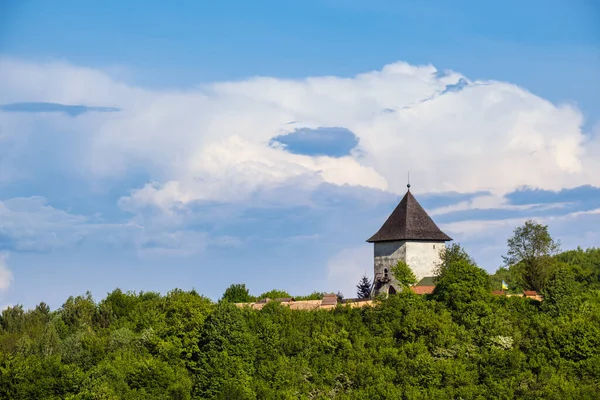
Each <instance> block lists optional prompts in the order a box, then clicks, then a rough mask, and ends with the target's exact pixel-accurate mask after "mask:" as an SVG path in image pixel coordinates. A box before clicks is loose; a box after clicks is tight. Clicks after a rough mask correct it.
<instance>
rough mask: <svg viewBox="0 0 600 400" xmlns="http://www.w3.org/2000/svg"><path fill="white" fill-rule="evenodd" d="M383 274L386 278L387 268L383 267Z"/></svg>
mask: <svg viewBox="0 0 600 400" xmlns="http://www.w3.org/2000/svg"><path fill="white" fill-rule="evenodd" d="M383 276H385V277H386V278H387V276H388V270H387V268H385V269H384V270H383Z"/></svg>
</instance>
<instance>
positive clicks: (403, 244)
mask: <svg viewBox="0 0 600 400" xmlns="http://www.w3.org/2000/svg"><path fill="white" fill-rule="evenodd" d="M445 247H446V244H445V242H443V241H406V240H398V241H389V242H376V243H375V246H374V266H373V267H374V281H378V280H382V278H384V279H383V284H382V285H381V286H380V287H379V288H377V287H376V294H377V293H388V291H389V289H390V286H391V287H393V288H394V290H396V291H399V290H400V285H399V284H398V282H397V281H396V280H395V279H394V277H393V276H392V274H391V269H392V267H393V266H394V265H396V264H397V263H398V261H400V260H402V261H404V262H405V263H406V264H408V266H409V267H410V269H411V270H412V271H413V272H414V274H415V275H416V277H417V280H418V281H419V280H421V279H423V278H425V277H428V276H433V275H434V270H435V268H436V266H437V264H438V263H439V262H440V250H442V249H444V248H445ZM386 277H387V278H389V280H385V278H386Z"/></svg>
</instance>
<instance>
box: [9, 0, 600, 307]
mask: <svg viewBox="0 0 600 400" xmlns="http://www.w3.org/2000/svg"><path fill="white" fill-rule="evenodd" d="M599 20H600V6H599V5H598V4H597V3H596V2H594V1H583V0H581V1H558V0H557V1H529V2H517V1H507V2H503V3H502V4H500V3H493V2H476V1H420V2H414V1H377V0H375V1H368V2H366V1H358V0H357V1H352V0H351V1H348V0H346V1H337V0H329V1H328V0H322V1H316V0H315V1H304V2H292V1H277V2H275V1H262V2H252V3H251V2H243V1H222V2H211V3H210V4H209V3H205V2H192V1H188V2H178V4H177V6H176V7H175V6H173V5H169V4H168V3H166V2H158V1H144V2H141V1H129V2H126V3H125V4H124V2H117V1H105V2H102V3H97V4H91V3H84V2H77V1H63V2H60V3H53V4H52V5H50V4H49V3H48V2H44V1H35V0H31V1H7V2H2V5H0V252H1V254H2V256H1V257H0V305H3V304H16V303H23V304H24V305H26V306H33V305H35V304H36V303H38V302H39V301H42V300H44V301H46V302H48V303H49V304H50V305H51V306H52V307H58V306H60V305H61V304H62V302H63V301H64V300H65V299H66V297H67V296H68V295H71V294H80V293H83V292H85V291H86V290H91V291H92V293H93V294H94V295H95V296H96V297H97V298H101V297H103V296H104V295H105V293H106V292H108V291H110V290H112V289H114V288H115V287H121V288H123V289H131V290H158V291H163V292H164V291H167V290H170V289H172V288H174V287H181V288H192V287H195V288H196V289H197V290H199V291H200V292H202V293H204V294H206V295H208V296H210V297H212V298H215V299H216V298H218V297H219V296H220V294H221V293H222V292H223V290H224V289H225V288H226V287H227V286H228V285H229V284H231V283H237V282H244V283H246V284H247V285H248V286H249V287H250V288H251V290H252V291H253V292H254V293H256V294H258V293H260V292H262V291H267V290H269V289H272V288H280V289H285V290H288V291H290V292H292V293H293V294H301V293H308V292H311V291H313V290H331V291H337V290H341V291H342V292H344V293H345V294H346V295H348V296H351V295H353V293H352V292H353V285H354V283H355V282H356V281H357V280H358V277H359V276H360V275H361V274H362V273H363V272H369V271H370V269H371V268H372V267H371V262H372V261H371V258H372V255H371V251H372V250H371V248H370V246H369V245H368V244H366V243H364V241H365V239H366V238H368V237H369V236H370V235H372V233H373V232H374V231H375V230H376V229H377V228H378V227H379V225H380V224H381V223H382V222H383V221H384V220H385V218H386V217H387V215H388V214H389V212H390V211H391V210H392V209H393V207H394V206H395V204H396V203H397V202H398V201H399V199H400V197H401V196H402V194H403V193H404V190H405V185H406V172H407V170H409V169H410V170H411V177H412V179H411V180H412V184H413V189H414V192H415V194H416V195H417V198H418V199H419V200H420V201H421V203H422V204H423V206H424V207H426V208H427V209H428V210H429V211H430V212H431V214H432V216H433V218H434V219H435V220H436V221H437V222H438V224H439V225H440V226H441V227H442V228H443V229H444V230H445V231H447V232H448V233H449V234H450V235H451V236H452V237H453V238H455V240H456V241H459V242H460V243H461V244H463V245H465V246H466V247H467V249H468V250H469V251H470V252H471V253H472V254H473V255H474V256H475V258H476V259H477V261H478V262H479V263H480V265H482V266H483V267H484V268H486V269H488V270H490V271H493V270H494V269H495V268H497V267H498V266H499V265H500V263H501V255H502V254H503V252H504V251H505V243H506V239H507V237H508V236H509V235H510V232H511V231H512V229H514V227H515V226H517V225H518V224H520V223H522V222H523V221H524V220H525V219H527V218H536V219H538V220H540V221H542V222H544V223H547V224H548V225H549V226H550V229H551V232H552V233H553V234H554V235H555V236H557V237H558V238H560V239H561V240H562V242H563V247H565V248H572V247H576V246H577V245H581V246H583V247H587V246H597V245H598V243H600V229H599V228H597V226H600V224H598V222H600V221H599V220H600V211H599V210H600V173H599V172H597V171H599V170H600V162H599V161H598V159H600V124H599V122H600V98H599V97H598V95H597V93H600V73H598V71H600V24H598V23H597V21H599Z"/></svg>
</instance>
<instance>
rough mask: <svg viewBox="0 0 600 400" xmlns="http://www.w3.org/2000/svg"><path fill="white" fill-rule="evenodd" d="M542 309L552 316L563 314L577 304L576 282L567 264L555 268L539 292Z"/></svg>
mask: <svg viewBox="0 0 600 400" xmlns="http://www.w3.org/2000/svg"><path fill="white" fill-rule="evenodd" d="M541 294H542V296H543V297H544V301H543V302H542V310H544V311H546V312H547V313H549V314H550V315H552V316H558V315H565V314H568V313H569V312H571V311H573V310H574V309H575V308H576V305H577V282H576V281H575V276H574V274H573V272H571V271H570V270H569V269H568V267H567V266H564V265H563V266H561V268H557V269H556V270H555V271H554V273H553V274H552V277H551V278H550V279H549V280H548V282H547V284H546V285H545V287H544V289H543V290H542V292H541Z"/></svg>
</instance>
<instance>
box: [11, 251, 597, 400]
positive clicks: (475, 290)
mask: <svg viewBox="0 0 600 400" xmlns="http://www.w3.org/2000/svg"><path fill="white" fill-rule="evenodd" d="M513 261H514V260H513ZM523 262H525V261H524V260H518V262H517V263H516V264H514V265H511V266H508V267H507V268H502V269H500V270H499V271H498V272H497V273H496V274H495V275H494V276H492V277H491V279H490V275H488V274H487V273H486V272H485V271H484V270H483V269H481V268H479V267H478V266H476V265H475V263H474V262H473V261H472V260H471V259H470V258H469V257H468V255H467V254H466V253H464V250H462V249H461V248H460V247H459V246H455V247H450V248H449V250H448V252H447V254H446V257H445V258H444V264H443V265H442V266H441V268H440V276H439V278H438V281H437V286H436V289H435V292H434V293H433V294H432V295H430V296H418V295H415V294H412V293H411V292H410V291H408V290H404V291H403V292H402V293H398V294H396V295H393V296H390V297H389V298H387V299H381V300H379V301H378V302H377V305H376V306H374V307H364V308H354V309H350V308H349V307H345V306H343V305H340V306H338V307H337V308H336V309H334V310H331V311H326V310H320V311H293V310H290V309H289V308H287V307H285V306H282V305H280V304H278V303H276V302H270V303H268V304H267V305H266V306H265V307H264V308H263V309H262V310H260V311H256V310H250V309H244V308H238V307H236V306H235V305H233V304H232V302H231V301H228V296H224V299H222V300H221V301H219V302H218V303H214V302H212V301H211V300H209V299H207V298H205V297H203V296H201V295H199V294H198V293H196V292H195V291H190V292H186V291H181V290H173V291H172V292H170V293H168V294H167V295H164V296H161V295H159V294H157V293H150V292H147V293H124V292H122V291H121V290H118V289H117V290H115V291H113V292H112V293H109V294H108V295H107V296H106V297H105V298H104V299H102V300H101V301H99V302H95V301H94V300H93V299H92V297H91V295H90V294H87V295H85V296H78V297H70V298H69V299H68V300H67V301H66V302H65V303H64V304H63V306H62V307H61V308H59V309H58V310H55V311H51V310H50V309H49V308H48V307H47V306H46V305H45V304H43V303H42V304H39V305H38V306H37V307H36V308H35V309H33V310H28V311H24V310H23V308H22V307H21V306H15V307H11V308H8V309H6V310H4V311H3V312H2V316H1V318H0V398H2V399H192V398H193V399H459V398H462V399H514V398H522V399H557V400H558V399H561V400H562V399H597V398H598V394H599V393H600V290H599V288H600V249H589V250H581V249H578V250H574V251H568V252H563V253H560V252H558V253H556V254H552V255H551V256H549V257H547V258H545V259H544V262H543V265H544V267H543V268H545V269H547V271H545V272H544V279H542V280H540V281H539V282H542V284H541V287H540V291H541V292H542V293H543V295H544V296H545V297H544V301H543V302H541V303H540V302H537V301H533V300H530V299H525V298H522V297H505V296H493V295H492V294H491V290H492V288H493V286H495V285H496V283H497V282H498V280H505V281H507V280H508V281H510V282H509V283H510V284H511V285H513V289H514V290H517V289H520V288H521V287H523V285H526V284H527V283H526V281H527V279H526V278H527V277H526V276H525V275H526V273H525V272H524V270H525V269H526V268H527V267H526V266H523V265H521V264H520V263H523ZM540 265H542V264H539V265H537V266H536V268H538V267H539V268H541V267H540ZM539 268H538V269H539ZM543 268H542V269H543ZM524 276H525V277H524ZM536 279H537V278H536ZM536 282H538V281H537V280H536ZM539 282H538V283H539ZM517 286H519V288H517ZM240 289H241V290H240ZM228 290H229V294H230V295H231V293H232V292H235V291H237V292H238V294H239V292H240V291H241V292H244V290H245V288H243V287H242V286H240V285H237V286H235V285H234V286H233V287H232V288H230V289H228ZM278 293H281V292H278ZM283 293H284V294H285V292H283ZM242 295H244V293H242ZM246 295H248V293H247V292H246Z"/></svg>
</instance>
